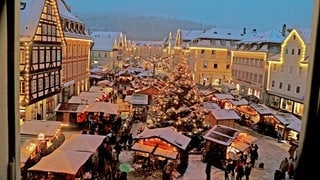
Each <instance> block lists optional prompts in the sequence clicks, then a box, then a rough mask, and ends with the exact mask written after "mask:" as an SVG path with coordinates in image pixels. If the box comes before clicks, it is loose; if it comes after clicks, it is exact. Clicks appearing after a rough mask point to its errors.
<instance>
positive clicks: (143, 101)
mask: <svg viewBox="0 0 320 180" xmlns="http://www.w3.org/2000/svg"><path fill="white" fill-rule="evenodd" d="M124 101H127V102H129V103H131V104H133V105H147V104H148V95H146V94H133V95H127V96H126V97H125V99H124Z"/></svg>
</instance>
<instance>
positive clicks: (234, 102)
mask: <svg viewBox="0 0 320 180" xmlns="http://www.w3.org/2000/svg"><path fill="white" fill-rule="evenodd" d="M228 101H229V102H230V103H231V104H232V105H234V106H241V105H248V104H249V102H248V101H247V100H246V99H244V98H242V99H228Z"/></svg>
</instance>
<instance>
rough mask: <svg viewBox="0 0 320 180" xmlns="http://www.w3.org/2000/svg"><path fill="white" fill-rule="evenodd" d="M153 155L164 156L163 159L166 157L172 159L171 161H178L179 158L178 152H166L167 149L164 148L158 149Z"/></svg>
mask: <svg viewBox="0 0 320 180" xmlns="http://www.w3.org/2000/svg"><path fill="white" fill-rule="evenodd" d="M153 154H154V155H157V156H163V157H166V158H170V159H177V156H178V152H176V151H170V150H166V149H163V148H157V149H156V150H155V151H154V152H153Z"/></svg>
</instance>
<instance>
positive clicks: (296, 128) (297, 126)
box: [287, 121, 301, 132]
mask: <svg viewBox="0 0 320 180" xmlns="http://www.w3.org/2000/svg"><path fill="white" fill-rule="evenodd" d="M287 128H288V129H292V130H294V131H297V132H300V131H301V121H293V122H291V123H290V124H289V125H288V126H287Z"/></svg>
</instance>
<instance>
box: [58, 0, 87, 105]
mask: <svg viewBox="0 0 320 180" xmlns="http://www.w3.org/2000/svg"><path fill="white" fill-rule="evenodd" d="M58 7H59V11H60V18H61V23H62V29H63V32H64V37H65V43H66V45H65V46H64V47H63V51H62V69H61V94H60V98H59V102H67V101H68V99H69V98H70V97H71V96H73V95H79V94H80V92H82V91H87V90H88V89H89V75H90V70H89V67H90V49H91V46H92V44H93V41H92V39H91V37H90V36H89V34H88V32H87V31H86V29H85V24H84V23H83V22H82V21H80V20H79V19H78V18H77V17H76V16H74V15H73V14H72V13H71V9H70V7H69V6H68V5H67V4H66V2H65V1H64V0H58Z"/></svg>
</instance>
